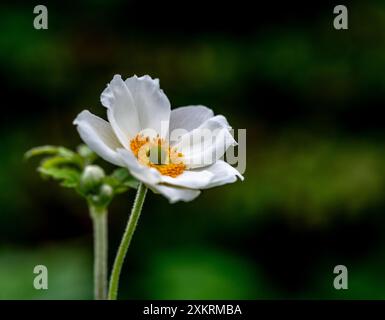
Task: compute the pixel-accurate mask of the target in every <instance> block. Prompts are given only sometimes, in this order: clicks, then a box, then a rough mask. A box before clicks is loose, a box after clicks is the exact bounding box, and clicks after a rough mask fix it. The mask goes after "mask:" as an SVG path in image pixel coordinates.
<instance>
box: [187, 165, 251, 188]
mask: <svg viewBox="0 0 385 320" xmlns="http://www.w3.org/2000/svg"><path fill="white" fill-rule="evenodd" d="M201 170H202V171H208V172H210V173H212V175H213V177H212V179H211V181H210V182H209V183H208V184H207V185H206V186H204V187H202V188H201V189H208V188H213V187H218V186H221V185H224V184H228V183H233V182H235V181H237V177H238V178H239V179H241V180H242V181H243V180H244V177H243V176H242V175H241V174H240V173H239V172H238V170H237V169H235V168H234V167H232V166H231V165H229V164H228V163H227V162H225V161H223V160H217V161H216V162H215V163H214V164H213V165H211V166H210V167H207V168H200V169H195V170H193V171H194V172H200V171H201Z"/></svg>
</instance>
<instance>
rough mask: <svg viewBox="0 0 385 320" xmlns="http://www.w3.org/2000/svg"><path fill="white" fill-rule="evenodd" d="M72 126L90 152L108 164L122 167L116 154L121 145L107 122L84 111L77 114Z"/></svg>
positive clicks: (122, 164)
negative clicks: (75, 127)
mask: <svg viewBox="0 0 385 320" xmlns="http://www.w3.org/2000/svg"><path fill="white" fill-rule="evenodd" d="M73 124H74V125H76V126H77V129H78V132H79V134H80V137H81V138H82V139H83V141H84V142H85V143H86V144H87V145H88V146H89V147H90V149H91V150H93V151H94V152H96V153H97V154H98V155H99V156H100V157H101V158H103V159H104V160H106V161H108V162H111V163H113V164H115V165H117V166H124V163H123V161H122V160H121V158H120V156H119V155H118V153H117V152H116V149H118V148H121V147H122V145H121V144H120V142H119V140H118V139H117V138H116V136H115V133H114V131H113V130H112V128H111V125H110V124H109V123H108V122H107V121H105V120H103V119H102V118H99V117H97V116H95V115H94V114H92V113H91V112H89V111H88V110H84V111H82V112H81V113H79V114H78V116H77V117H76V119H75V120H74V122H73Z"/></svg>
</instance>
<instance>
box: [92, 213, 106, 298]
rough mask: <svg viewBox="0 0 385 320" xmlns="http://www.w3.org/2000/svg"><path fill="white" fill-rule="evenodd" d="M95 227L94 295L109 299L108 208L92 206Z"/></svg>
mask: <svg viewBox="0 0 385 320" xmlns="http://www.w3.org/2000/svg"><path fill="white" fill-rule="evenodd" d="M90 213H91V218H92V222H93V228H94V297H95V300H106V299H107V258H108V257H107V254H108V252H107V251H108V236H107V209H105V208H95V207H94V206H90Z"/></svg>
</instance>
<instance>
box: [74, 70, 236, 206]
mask: <svg viewBox="0 0 385 320" xmlns="http://www.w3.org/2000/svg"><path fill="white" fill-rule="evenodd" d="M101 102H102V104H103V105H104V106H105V107H106V108H107V118H108V121H109V122H107V121H105V120H103V119H101V118H99V117H97V116H95V115H93V114H92V113H90V112H89V111H88V110H84V111H82V112H81V113H80V114H79V115H78V116H77V118H76V119H75V121H74V124H75V125H77V129H78V131H79V134H80V136H81V138H82V139H83V141H84V142H85V143H86V144H87V145H88V146H89V147H90V148H91V149H92V150H93V151H95V152H96V153H97V154H98V155H99V156H100V157H102V158H103V159H105V160H106V161H109V162H111V163H113V164H115V165H117V166H122V167H127V168H128V170H129V171H130V173H131V174H132V175H133V176H134V177H135V178H136V179H138V180H139V181H141V182H143V183H144V184H145V185H147V186H148V187H149V188H150V189H151V190H153V191H154V192H155V193H160V194H162V195H164V196H165V197H166V198H168V199H169V201H170V202H172V203H173V202H176V201H180V200H182V201H191V200H193V199H195V198H196V197H197V196H198V195H199V194H200V190H201V189H207V188H211V187H216V186H220V185H223V184H227V183H232V182H235V181H236V180H237V177H239V178H240V179H242V180H243V177H242V176H241V175H240V173H239V172H238V171H237V170H236V169H234V168H233V167H232V166H230V165H229V164H228V163H226V162H224V161H223V160H220V158H221V157H222V156H223V155H224V153H225V152H226V150H227V149H228V148H229V147H230V146H232V145H236V142H235V140H234V138H233V137H232V135H231V133H230V131H229V130H230V129H231V128H230V126H229V124H228V122H227V120H226V118H225V117H224V116H221V115H218V116H214V113H213V111H212V110H210V109H209V108H207V107H204V106H187V107H180V108H176V109H174V110H172V111H171V107H170V102H169V100H168V98H167V96H166V95H165V94H164V93H163V91H162V90H161V89H160V87H159V80H158V79H152V78H151V77H149V76H147V75H146V76H143V77H137V76H134V77H131V78H128V79H127V80H126V81H123V80H122V78H121V76H119V75H115V76H114V78H113V79H112V81H111V82H110V83H109V84H108V86H107V88H106V89H105V90H104V91H103V93H102V95H101ZM202 137H203V141H202Z"/></svg>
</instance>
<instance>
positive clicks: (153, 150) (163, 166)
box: [130, 134, 186, 178]
mask: <svg viewBox="0 0 385 320" xmlns="http://www.w3.org/2000/svg"><path fill="white" fill-rule="evenodd" d="M130 147H131V150H132V152H133V153H134V155H135V157H136V158H137V159H138V161H139V162H140V163H141V164H144V165H146V166H148V167H151V168H155V169H156V170H158V171H159V172H160V173H161V174H162V175H164V176H170V177H173V178H175V177H177V176H179V175H180V174H182V173H183V171H184V170H185V169H186V165H185V164H184V163H183V160H182V159H183V154H182V153H180V152H178V151H177V150H176V149H175V148H171V147H170V146H169V145H168V143H167V142H166V141H165V140H164V139H162V138H160V137H159V136H157V137H156V138H153V139H150V138H149V137H144V136H143V135H142V134H138V135H137V136H136V137H135V138H134V139H132V140H131V141H130Z"/></svg>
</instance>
